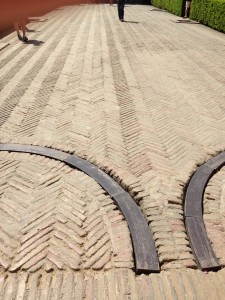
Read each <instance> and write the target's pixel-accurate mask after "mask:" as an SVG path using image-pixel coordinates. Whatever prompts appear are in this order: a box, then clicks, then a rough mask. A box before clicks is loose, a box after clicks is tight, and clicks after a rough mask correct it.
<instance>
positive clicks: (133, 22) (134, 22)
mask: <svg viewBox="0 0 225 300" xmlns="http://www.w3.org/2000/svg"><path fill="white" fill-rule="evenodd" d="M124 23H132V24H139V23H140V22H136V21H126V20H124Z"/></svg>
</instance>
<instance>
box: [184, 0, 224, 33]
mask: <svg viewBox="0 0 225 300" xmlns="http://www.w3.org/2000/svg"><path fill="white" fill-rule="evenodd" d="M190 17H191V19H193V20H196V21H199V22H201V23H202V24H205V25H208V26H210V27H212V28H214V29H217V30H220V31H223V32H225V0H193V1H192V6H191V16H190Z"/></svg>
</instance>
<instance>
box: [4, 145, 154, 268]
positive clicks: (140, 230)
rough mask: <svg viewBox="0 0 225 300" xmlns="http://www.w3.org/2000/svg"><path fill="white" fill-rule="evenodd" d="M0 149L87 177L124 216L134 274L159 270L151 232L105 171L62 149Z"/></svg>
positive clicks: (126, 195) (140, 215) (136, 208)
mask: <svg viewBox="0 0 225 300" xmlns="http://www.w3.org/2000/svg"><path fill="white" fill-rule="evenodd" d="M0 151H9V152H22V153H31V154H37V155H42V156H46V157H49V158H53V159H56V160H59V161H62V162H64V163H66V164H67V165H69V166H70V167H73V168H76V169H79V170H81V171H83V172H84V173H86V174H87V175H89V176H91V177H92V178H93V179H94V180H95V181H97V182H98V184H100V185H101V186H102V188H103V189H104V190H105V191H106V192H108V194H109V195H110V196H111V198H112V199H113V201H114V202H115V203H116V204H117V206H118V208H119V209H120V211H121V212H122V214H123V215H124V218H125V219H126V221H127V223H128V227H129V230H130V234H131V238H132V243H133V250H134V260H135V270H136V273H150V272H159V271H160V268H159V262H158V256H157V252H156V248H155V244H154V240H153V236H152V233H151V231H150V228H149V227H148V224H147V222H146V220H145V218H144V216H143V214H142V212H141V210H140V208H139V207H138V206H137V204H136V203H135V201H134V200H133V199H132V198H131V196H130V195H129V194H128V193H127V192H125V191H124V190H123V188H122V187H121V186H120V185H119V184H118V183H116V182H115V181H114V180H113V179H112V178H111V177H110V176H108V175H107V174H106V173H105V172H103V171H102V170H100V169H99V168H97V167H95V166H94V165H93V164H91V163H89V162H87V161H85V160H84V159H82V158H79V157H77V156H73V155H70V154H68V153H66V152H63V151H59V150H55V149H51V148H47V147H41V146H33V145H20V144H0Z"/></svg>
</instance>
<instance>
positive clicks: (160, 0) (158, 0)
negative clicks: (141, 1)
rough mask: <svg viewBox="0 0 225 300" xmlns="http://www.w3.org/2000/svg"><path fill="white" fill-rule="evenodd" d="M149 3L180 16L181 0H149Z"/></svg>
mask: <svg viewBox="0 0 225 300" xmlns="http://www.w3.org/2000/svg"><path fill="white" fill-rule="evenodd" d="M151 4H152V5H154V6H156V7H158V8H162V9H166V10H168V11H169V12H171V13H173V14H175V15H178V16H180V15H181V11H182V6H183V0H151Z"/></svg>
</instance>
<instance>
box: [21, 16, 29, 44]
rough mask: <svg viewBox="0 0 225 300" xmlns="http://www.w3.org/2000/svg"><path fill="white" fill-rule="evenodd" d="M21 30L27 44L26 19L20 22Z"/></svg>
mask: <svg viewBox="0 0 225 300" xmlns="http://www.w3.org/2000/svg"><path fill="white" fill-rule="evenodd" d="M20 26H21V30H22V32H23V41H24V42H27V41H28V38H27V37H26V21H25V19H23V20H21V21H20Z"/></svg>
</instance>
